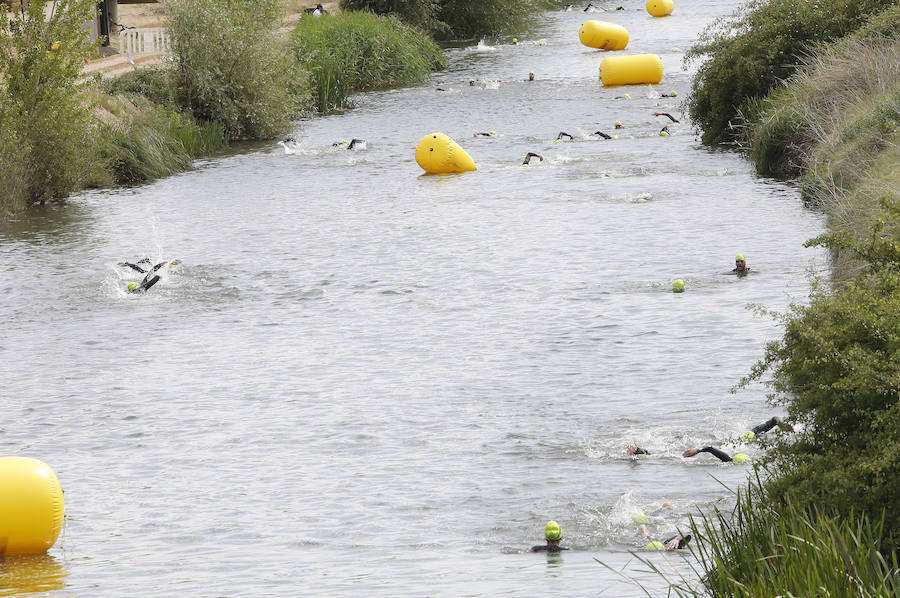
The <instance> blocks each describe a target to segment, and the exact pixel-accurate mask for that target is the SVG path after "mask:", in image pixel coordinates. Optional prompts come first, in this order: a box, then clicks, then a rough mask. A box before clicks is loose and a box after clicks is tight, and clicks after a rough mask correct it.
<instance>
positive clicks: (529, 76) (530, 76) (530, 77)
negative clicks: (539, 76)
mask: <svg viewBox="0 0 900 598" xmlns="http://www.w3.org/2000/svg"><path fill="white" fill-rule="evenodd" d="M528 80H529V81H534V71H529V73H528Z"/></svg>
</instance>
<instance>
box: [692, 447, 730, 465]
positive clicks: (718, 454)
mask: <svg viewBox="0 0 900 598" xmlns="http://www.w3.org/2000/svg"><path fill="white" fill-rule="evenodd" d="M697 452H698V453H709V454H710V455H712V456H713V457H715V458H716V459H718V460H719V461H724V462H725V463H728V462H729V461H731V457H730V456H728V454H727V453H724V452H722V451H720V450H719V449H717V448H715V447H712V446H704V447H703V448H702V449H700V450H699V451H697Z"/></svg>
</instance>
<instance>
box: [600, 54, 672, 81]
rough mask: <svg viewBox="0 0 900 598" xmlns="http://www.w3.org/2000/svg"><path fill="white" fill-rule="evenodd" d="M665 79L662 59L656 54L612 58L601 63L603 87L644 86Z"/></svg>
mask: <svg viewBox="0 0 900 598" xmlns="http://www.w3.org/2000/svg"><path fill="white" fill-rule="evenodd" d="M662 78H663V64H662V58H660V57H659V56H657V55H656V54H635V55H633V56H611V57H609V58H604V59H603V62H601V63H600V81H602V82H603V85H644V84H650V83H659V82H660V81H662Z"/></svg>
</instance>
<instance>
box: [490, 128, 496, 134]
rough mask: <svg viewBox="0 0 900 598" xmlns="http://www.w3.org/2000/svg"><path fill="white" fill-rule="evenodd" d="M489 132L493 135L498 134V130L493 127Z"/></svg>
mask: <svg viewBox="0 0 900 598" xmlns="http://www.w3.org/2000/svg"><path fill="white" fill-rule="evenodd" d="M488 133H490V134H491V135H496V134H497V131H495V130H493V129H491V130H490V131H488Z"/></svg>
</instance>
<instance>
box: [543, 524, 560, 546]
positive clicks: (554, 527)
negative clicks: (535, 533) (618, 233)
mask: <svg viewBox="0 0 900 598" xmlns="http://www.w3.org/2000/svg"><path fill="white" fill-rule="evenodd" d="M544 537H545V538H547V539H548V540H550V541H551V542H553V541H556V540H562V530H561V529H559V524H558V523H557V522H555V521H548V522H547V527H546V528H545V529H544Z"/></svg>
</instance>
